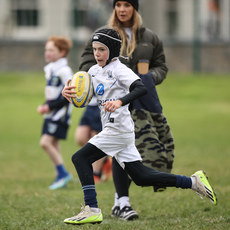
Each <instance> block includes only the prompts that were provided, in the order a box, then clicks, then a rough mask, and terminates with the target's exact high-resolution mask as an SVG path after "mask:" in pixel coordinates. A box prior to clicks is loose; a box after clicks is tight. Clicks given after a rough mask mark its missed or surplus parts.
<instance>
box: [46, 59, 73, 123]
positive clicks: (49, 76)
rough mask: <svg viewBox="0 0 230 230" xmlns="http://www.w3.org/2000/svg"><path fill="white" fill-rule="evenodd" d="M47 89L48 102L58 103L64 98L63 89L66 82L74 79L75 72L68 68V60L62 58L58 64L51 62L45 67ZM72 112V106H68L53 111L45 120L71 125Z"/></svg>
mask: <svg viewBox="0 0 230 230" xmlns="http://www.w3.org/2000/svg"><path fill="white" fill-rule="evenodd" d="M44 71H45V78H46V87H45V98H46V102H47V103H49V102H52V101H58V100H60V99H61V98H62V93H61V92H62V89H63V87H64V86H65V84H66V82H67V81H68V80H69V79H71V78H72V76H73V72H72V70H71V68H70V67H69V66H68V62H67V59H66V58H61V59H59V60H57V61H56V62H51V63H49V64H48V65H46V66H45V67H44ZM71 112H72V106H71V104H70V103H69V104H67V105H65V106H63V107H61V108H60V109H53V110H52V111H51V112H50V113H48V114H45V115H44V118H45V119H49V120H52V121H61V122H64V123H67V124H69V123H70V116H71Z"/></svg>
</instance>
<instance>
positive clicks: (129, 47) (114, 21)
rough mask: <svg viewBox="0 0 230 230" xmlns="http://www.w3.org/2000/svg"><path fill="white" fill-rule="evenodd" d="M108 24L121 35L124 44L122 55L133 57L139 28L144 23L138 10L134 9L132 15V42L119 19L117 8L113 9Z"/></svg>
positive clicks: (122, 45)
mask: <svg viewBox="0 0 230 230" xmlns="http://www.w3.org/2000/svg"><path fill="white" fill-rule="evenodd" d="M108 25H109V27H111V28H113V29H114V30H116V31H117V32H118V33H119V34H120V36H121V39H122V44H121V50H120V55H122V56H128V57H131V55H132V53H133V51H134V50H135V46H136V34H137V30H138V29H139V28H140V27H141V25H142V18H141V15H140V14H139V13H138V12H137V11H136V10H134V12H133V17H132V24H131V29H132V38H131V42H129V39H128V38H127V35H126V32H125V30H124V26H123V25H122V23H121V22H120V21H119V19H118V17H117V15H116V12H115V10H113V13H112V15H111V17H110V18H109V21H108Z"/></svg>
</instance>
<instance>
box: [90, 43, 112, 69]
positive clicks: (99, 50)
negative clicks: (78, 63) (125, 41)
mask: <svg viewBox="0 0 230 230" xmlns="http://www.w3.org/2000/svg"><path fill="white" fill-rule="evenodd" d="M93 54H94V58H95V60H96V62H97V64H98V65H99V66H102V67H103V66H105V65H106V61H107V60H108V58H109V50H108V48H107V47H106V46H105V45H103V44H101V43H98V42H93Z"/></svg>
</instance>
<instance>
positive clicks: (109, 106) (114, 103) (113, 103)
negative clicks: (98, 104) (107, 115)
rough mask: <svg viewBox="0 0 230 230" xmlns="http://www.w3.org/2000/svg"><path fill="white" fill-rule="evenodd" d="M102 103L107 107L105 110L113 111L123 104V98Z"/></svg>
mask: <svg viewBox="0 0 230 230" xmlns="http://www.w3.org/2000/svg"><path fill="white" fill-rule="evenodd" d="M102 105H103V106H104V107H105V111H108V112H111V113H113V112H115V111H116V110H117V109H118V108H120V107H121V106H122V101H121V100H116V101H106V102H105V103H104V104H102Z"/></svg>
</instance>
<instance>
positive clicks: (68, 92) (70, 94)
mask: <svg viewBox="0 0 230 230" xmlns="http://www.w3.org/2000/svg"><path fill="white" fill-rule="evenodd" d="M70 81H71V80H68V81H67V82H66V85H65V87H64V88H63V90H62V95H63V97H65V98H66V99H67V100H68V101H69V102H70V103H72V100H71V98H74V97H75V95H76V91H75V90H72V89H75V88H76V86H69V83H70ZM72 104H73V103H72Z"/></svg>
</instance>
